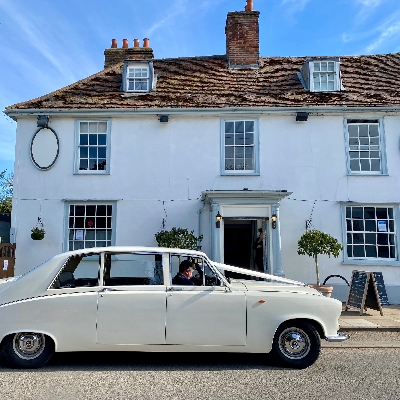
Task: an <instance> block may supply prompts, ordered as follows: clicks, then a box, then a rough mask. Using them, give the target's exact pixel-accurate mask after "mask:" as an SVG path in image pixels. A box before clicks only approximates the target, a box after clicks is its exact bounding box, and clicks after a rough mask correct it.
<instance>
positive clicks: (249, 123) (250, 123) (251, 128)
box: [245, 121, 254, 132]
mask: <svg viewBox="0 0 400 400" xmlns="http://www.w3.org/2000/svg"><path fill="white" fill-rule="evenodd" d="M245 131H246V132H254V121H246V122H245Z"/></svg>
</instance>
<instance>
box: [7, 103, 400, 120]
mask: <svg viewBox="0 0 400 400" xmlns="http://www.w3.org/2000/svg"><path fill="white" fill-rule="evenodd" d="M299 111H306V112H308V113H310V114H315V115H326V114H341V115H343V114H347V113H351V114H354V113H363V114H364V113H398V112H400V106H382V107H381V106H377V107H373V106H369V107H347V106H312V107H223V108H222V107H221V108H93V109H56V108H27V109H10V110H4V111H3V112H4V114H6V115H7V116H9V117H11V118H13V119H14V120H17V118H18V117H29V116H34V117H36V116H37V115H50V116H64V115H65V116H71V115H75V116H82V117H84V116H88V117H89V116H91V117H93V115H99V116H100V115H101V116H127V117H128V116H133V115H159V114H168V115H200V114H201V115H217V116H220V115H230V114H232V113H235V114H241V115H253V116H255V115H295V114H296V113H297V112H299Z"/></svg>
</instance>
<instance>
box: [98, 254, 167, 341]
mask: <svg viewBox="0 0 400 400" xmlns="http://www.w3.org/2000/svg"><path fill="white" fill-rule="evenodd" d="M103 282H104V285H103V287H102V288H101V289H100V291H99V294H98V311H97V329H96V337H97V343H98V344H106V345H107V344H108V345H115V344H120V345H124V344H125V345H141V344H142V345H149V344H165V318H166V310H165V298H166V287H165V285H164V282H163V263H162V255H161V254H155V253H146V252H141V253H139V252H134V253H123V254H122V253H118V254H110V253H108V254H105V255H104V273H103Z"/></svg>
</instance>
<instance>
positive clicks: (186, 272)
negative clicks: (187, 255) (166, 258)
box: [172, 260, 195, 285]
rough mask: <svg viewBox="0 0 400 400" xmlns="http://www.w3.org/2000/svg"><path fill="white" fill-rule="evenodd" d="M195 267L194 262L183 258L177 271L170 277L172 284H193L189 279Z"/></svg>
mask: <svg viewBox="0 0 400 400" xmlns="http://www.w3.org/2000/svg"><path fill="white" fill-rule="evenodd" d="M194 269H195V267H194V264H193V263H192V262H191V261H189V260H183V261H182V262H181V263H180V264H179V272H178V273H177V274H176V275H175V276H174V278H173V279H172V283H173V284H174V285H194V283H193V282H192V281H191V280H190V279H191V277H192V275H193V271H194Z"/></svg>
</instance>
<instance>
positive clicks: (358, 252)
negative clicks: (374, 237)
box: [353, 246, 365, 257]
mask: <svg viewBox="0 0 400 400" xmlns="http://www.w3.org/2000/svg"><path fill="white" fill-rule="evenodd" d="M353 257H365V251H364V246H353Z"/></svg>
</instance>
